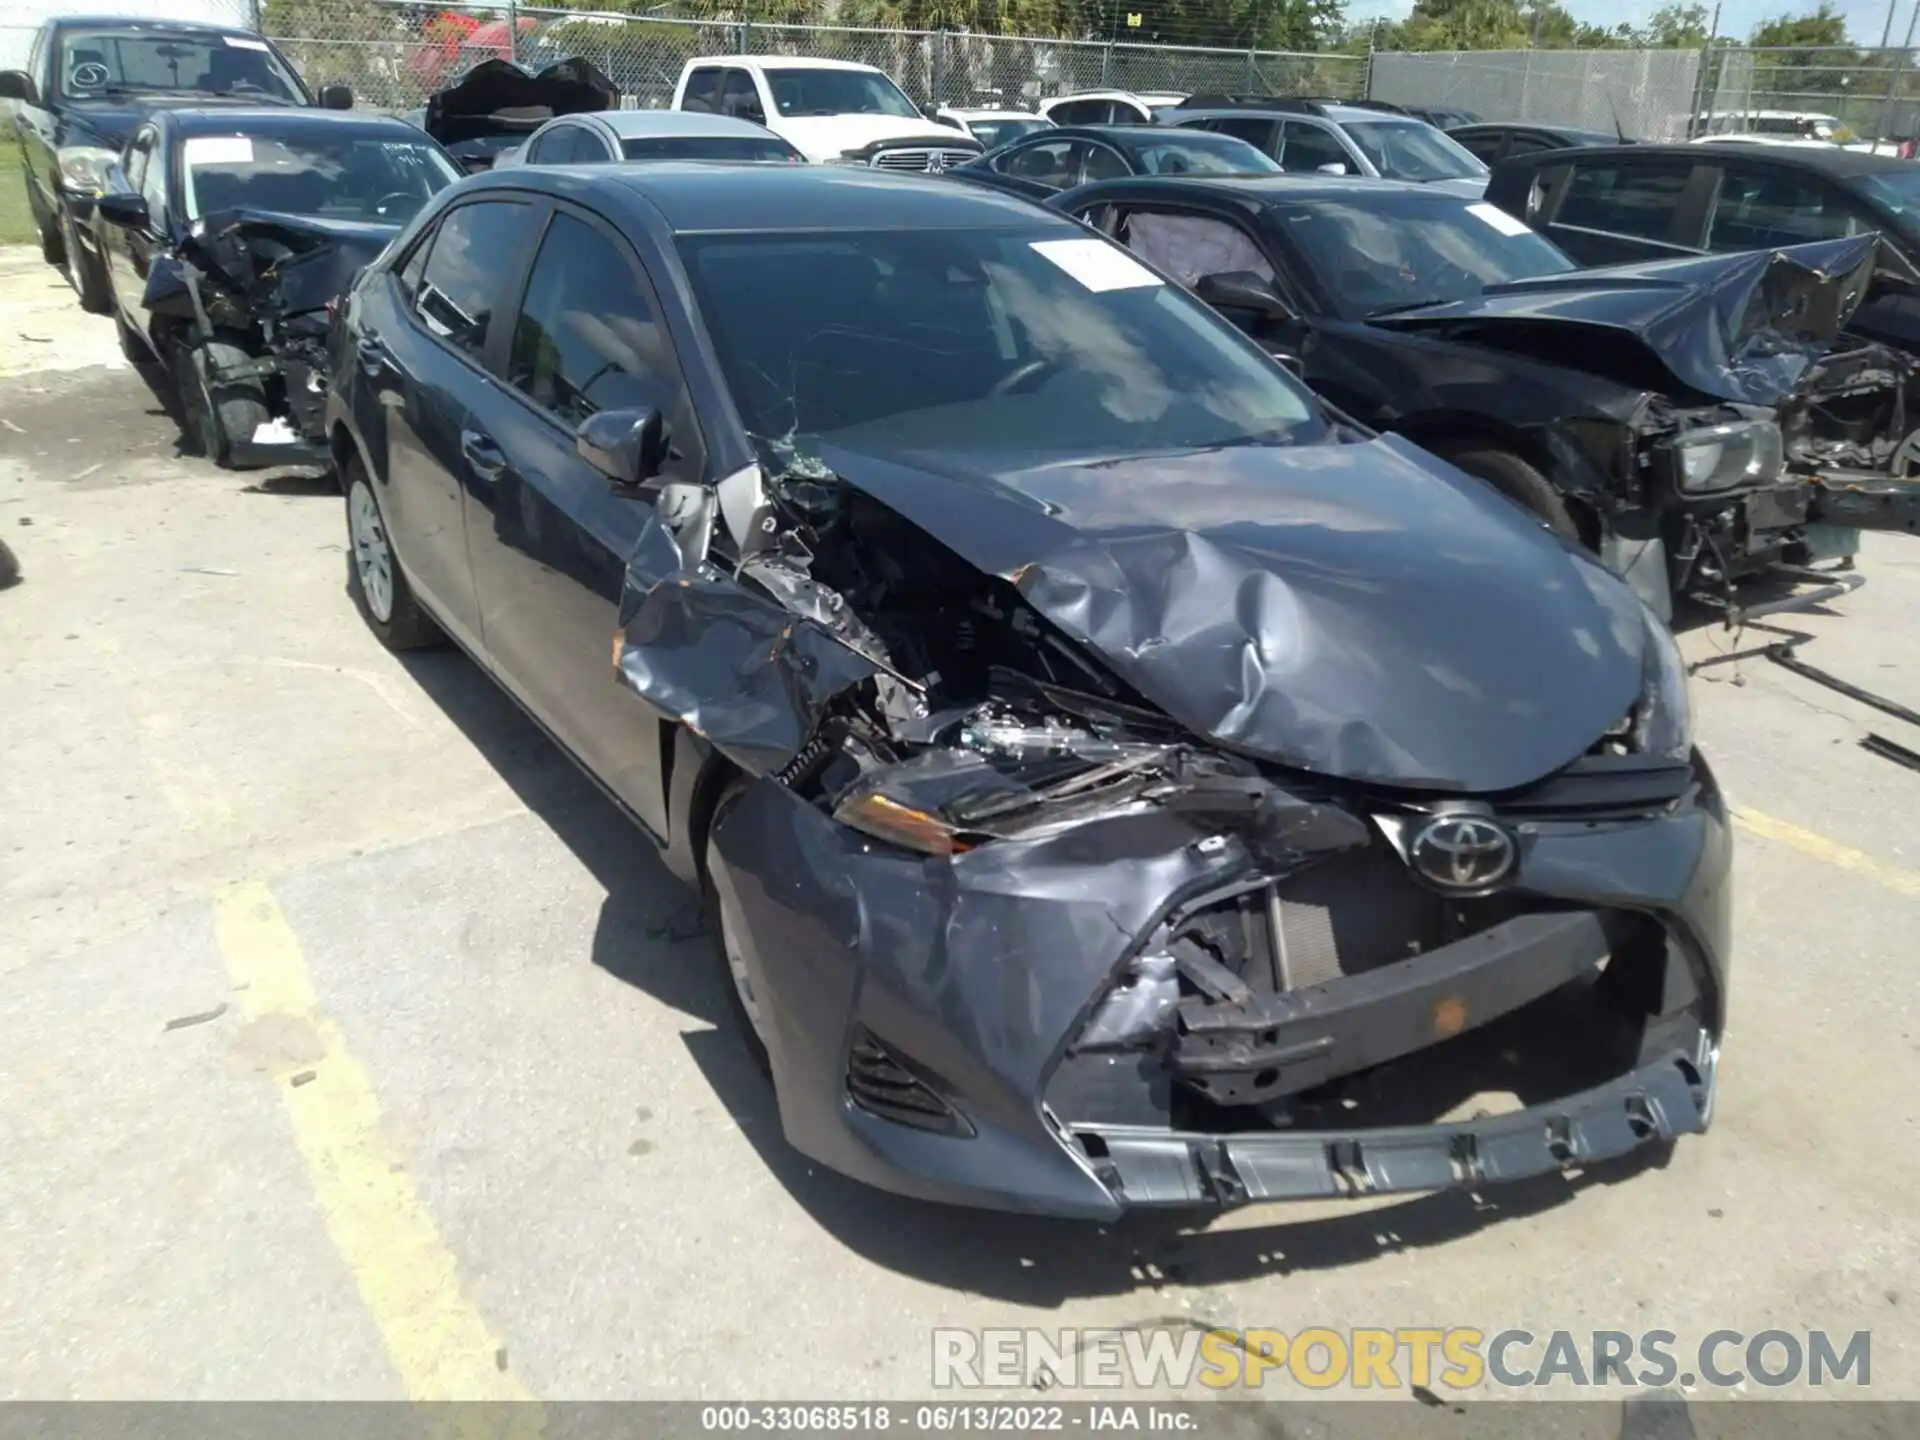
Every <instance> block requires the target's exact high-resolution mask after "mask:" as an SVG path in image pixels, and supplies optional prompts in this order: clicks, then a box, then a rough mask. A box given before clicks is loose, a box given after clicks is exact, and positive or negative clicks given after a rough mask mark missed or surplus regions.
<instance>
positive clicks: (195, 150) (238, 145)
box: [180, 135, 253, 165]
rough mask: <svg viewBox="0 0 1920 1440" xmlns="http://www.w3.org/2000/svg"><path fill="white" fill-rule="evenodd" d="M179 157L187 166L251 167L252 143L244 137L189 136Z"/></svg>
mask: <svg viewBox="0 0 1920 1440" xmlns="http://www.w3.org/2000/svg"><path fill="white" fill-rule="evenodd" d="M180 156H181V158H182V159H183V160H185V161H186V162H187V164H189V165H251V164H252V163H253V141H251V140H249V139H248V138H247V137H246V136H245V135H190V136H188V137H187V144H186V148H185V149H184V150H182V151H181V152H180Z"/></svg>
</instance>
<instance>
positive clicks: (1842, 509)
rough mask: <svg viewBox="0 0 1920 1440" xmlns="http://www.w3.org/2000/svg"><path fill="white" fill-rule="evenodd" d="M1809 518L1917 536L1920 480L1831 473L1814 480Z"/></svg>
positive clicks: (1859, 473)
mask: <svg viewBox="0 0 1920 1440" xmlns="http://www.w3.org/2000/svg"><path fill="white" fill-rule="evenodd" d="M1813 483H1814V497H1813V506H1812V515H1813V518H1814V519H1815V520H1818V521H1820V522H1822V523H1824V524H1827V525H1850V526H1852V527H1853V528H1854V529H1856V530H1891V531H1894V532H1896V533H1898V534H1904V535H1920V480H1895V479H1892V478H1890V477H1888V476H1886V475H1881V474H1875V473H1873V472H1870V471H1844V470H1836V471H1830V472H1828V473H1826V474H1823V475H1821V476H1819V477H1817V478H1816V479H1815V480H1814V482H1813Z"/></svg>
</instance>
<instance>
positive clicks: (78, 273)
mask: <svg viewBox="0 0 1920 1440" xmlns="http://www.w3.org/2000/svg"><path fill="white" fill-rule="evenodd" d="M60 227H61V228H60V236H61V239H62V241H63V242H64V243H65V245H66V251H67V278H68V279H69V280H71V281H73V288H74V290H75V291H76V292H77V293H78V294H79V296H80V308H81V309H82V310H85V311H86V312H87V313H88V314H89V315H105V314H106V313H107V312H108V311H110V310H111V309H113V287H112V286H111V285H109V284H108V283H107V267H106V266H105V265H104V264H102V263H101V261H100V257H99V256H98V255H95V254H94V253H93V252H92V251H91V250H89V249H87V247H86V246H85V245H82V244H81V243H80V235H79V227H78V226H76V225H75V224H74V223H73V216H71V215H62V216H61V219H60Z"/></svg>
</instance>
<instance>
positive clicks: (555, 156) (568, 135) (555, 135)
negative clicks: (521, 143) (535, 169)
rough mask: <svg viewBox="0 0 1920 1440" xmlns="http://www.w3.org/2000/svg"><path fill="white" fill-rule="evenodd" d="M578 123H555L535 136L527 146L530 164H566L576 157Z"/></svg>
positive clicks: (578, 133) (578, 134)
mask: <svg viewBox="0 0 1920 1440" xmlns="http://www.w3.org/2000/svg"><path fill="white" fill-rule="evenodd" d="M579 139H580V127H579V126H578V125H555V126H554V127H553V128H552V129H550V130H547V131H545V132H544V133H543V134H541V135H539V136H538V137H536V138H535V140H534V142H533V143H532V144H531V145H529V146H528V147H527V163H528V164H529V165H565V164H566V163H567V162H568V161H570V160H572V159H573V158H574V147H575V146H576V145H577V144H578V143H579Z"/></svg>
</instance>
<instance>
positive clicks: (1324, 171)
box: [1313, 160, 1347, 175]
mask: <svg viewBox="0 0 1920 1440" xmlns="http://www.w3.org/2000/svg"><path fill="white" fill-rule="evenodd" d="M1313 171H1314V173H1315V174H1316V175H1344V174H1346V173H1347V162H1346V161H1344V160H1329V161H1328V162H1327V163H1326V164H1325V165H1316V166H1314V167H1313Z"/></svg>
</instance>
